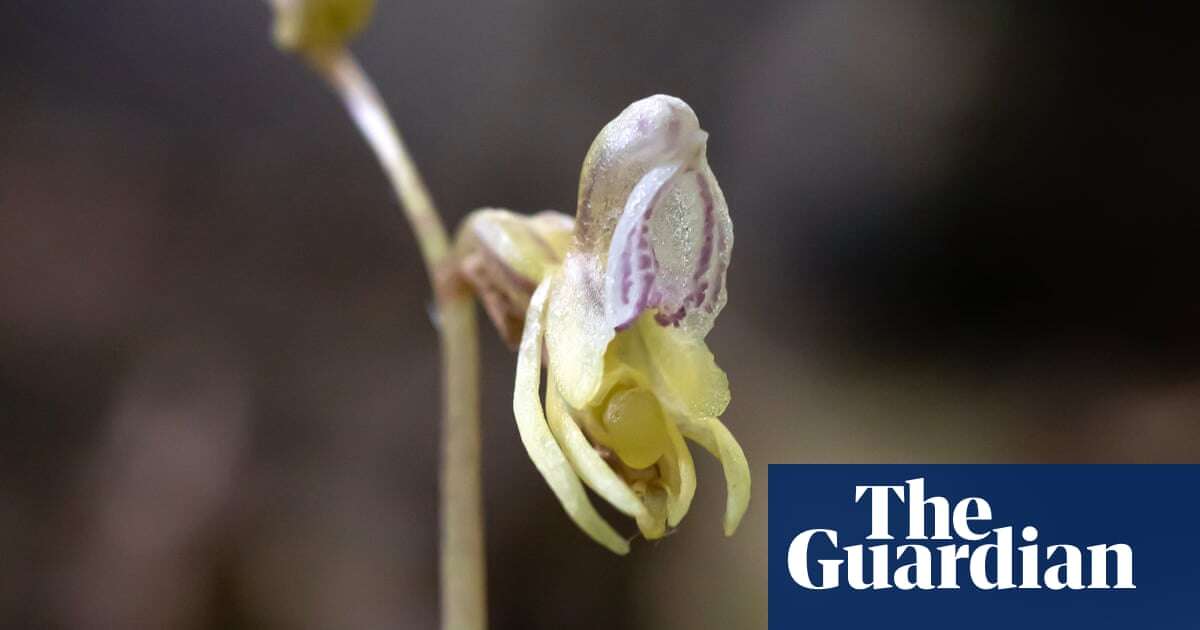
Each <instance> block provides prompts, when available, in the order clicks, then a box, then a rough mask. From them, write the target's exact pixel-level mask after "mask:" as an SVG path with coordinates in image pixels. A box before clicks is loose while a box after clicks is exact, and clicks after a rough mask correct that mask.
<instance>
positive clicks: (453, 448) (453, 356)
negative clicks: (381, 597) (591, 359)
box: [310, 49, 487, 630]
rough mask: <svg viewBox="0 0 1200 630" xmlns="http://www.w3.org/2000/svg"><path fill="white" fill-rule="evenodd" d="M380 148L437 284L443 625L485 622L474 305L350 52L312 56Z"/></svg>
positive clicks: (457, 628) (451, 628) (479, 629)
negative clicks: (454, 269) (440, 408)
mask: <svg viewBox="0 0 1200 630" xmlns="http://www.w3.org/2000/svg"><path fill="white" fill-rule="evenodd" d="M310 60H311V61H312V64H313V66H314V67H315V68H316V70H317V72H318V73H319V74H320V75H321V76H322V77H324V78H325V80H326V81H328V83H329V84H330V86H332V87H333V89H334V90H335V91H336V92H337V93H338V95H339V96H341V98H342V101H343V103H344V104H345V105H346V108H347V110H349V112H350V117H351V118H353V119H354V123H355V125H357V126H358V129H359V131H360V132H362V135H363V137H364V138H366V140H367V143H368V144H369V145H370V146H371V149H372V150H373V151H374V152H375V155H376V157H377V158H378V159H379V162H380V164H381V165H382V166H383V170H384V172H385V173H386V174H387V177H388V179H389V180H390V182H391V184H392V188H393V190H394V191H395V193H396V197H397V199H398V200H399V201H400V206H401V207H402V208H403V210H404V214H405V216H406V217H407V218H408V222H409V223H410V224H411V225H412V228H413V231H414V232H415V234H416V239H417V244H418V246H419V247H420V249H421V256H422V257H423V258H424V260H425V268H426V271H427V272H428V274H429V279H430V283H431V285H432V286H433V293H434V299H435V303H436V314H435V324H436V327H437V331H438V337H439V340H440V344H441V349H442V351H441V359H442V419H443V424H442V435H441V440H442V441H441V457H442V459H441V461H442V465H441V474H440V494H441V505H440V508H441V513H440V518H441V549H440V557H439V564H440V573H441V610H442V628H443V629H444V630H483V629H484V628H485V627H486V625H487V617H486V604H487V602H486V595H485V590H484V583H485V568H484V549H483V496H482V491H481V480H480V457H479V455H480V453H479V451H480V428H479V339H478V332H477V331H478V329H477V327H476V323H475V303H474V300H473V298H472V296H471V293H470V292H469V291H468V290H467V289H466V288H465V287H463V285H462V284H461V283H460V282H459V281H458V280H457V277H456V274H454V273H453V272H452V271H451V270H450V269H449V267H448V265H447V260H448V257H449V255H450V252H451V248H450V239H449V237H448V235H447V233H446V228H445V226H444V225H443V224H442V220H441V217H440V216H439V215H438V212H437V209H436V208H435V207H434V205H433V199H432V198H431V197H430V195H429V190H428V189H427V188H426V187H425V183H424V182H423V181H422V180H421V176H420V174H419V173H418V172H417V167H416V165H415V164H414V163H413V160H412V157H411V156H410V155H409V153H408V149H407V148H406V147H405V145H404V141H403V140H402V139H401V137H400V134H399V132H398V131H397V130H396V126H395V124H393V122H392V119H391V116H390V115H389V114H388V112H387V107H386V106H385V105H384V103H383V100H382V99H381V98H380V97H379V93H378V91H376V89H375V87H374V85H372V83H371V80H370V78H369V77H367V75H366V73H365V72H364V71H363V69H362V67H361V66H359V64H358V62H357V61H355V59H354V57H353V55H352V54H351V53H350V52H349V51H347V50H344V49H343V50H337V51H333V52H329V53H327V54H323V55H312V56H310Z"/></svg>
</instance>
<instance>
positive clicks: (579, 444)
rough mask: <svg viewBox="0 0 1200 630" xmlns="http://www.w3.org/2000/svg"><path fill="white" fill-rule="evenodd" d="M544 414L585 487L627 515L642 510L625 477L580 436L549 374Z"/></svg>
mask: <svg viewBox="0 0 1200 630" xmlns="http://www.w3.org/2000/svg"><path fill="white" fill-rule="evenodd" d="M546 416H547V418H548V419H549V421H550V430H551V431H552V432H553V433H554V437H555V438H557V439H558V443H559V445H560V446H562V449H563V451H564V453H565V454H566V456H567V460H568V461H569V462H570V463H571V466H573V467H574V469H575V470H576V471H578V473H579V476H580V478H582V479H583V482H584V483H586V484H587V486H588V487H589V488H591V489H592V490H594V491H595V492H596V494H598V495H600V496H601V497H604V500H605V501H608V502H609V503H611V504H612V506H613V507H615V508H617V509H618V510H620V511H621V512H623V513H625V514H626V515H628V516H632V517H634V518H637V517H638V516H639V515H642V514H643V513H644V512H645V511H646V507H645V506H644V505H642V502H641V501H640V500H638V498H637V495H636V494H634V493H633V490H631V489H630V488H629V485H628V484H626V483H625V480H624V479H621V477H620V476H618V475H617V473H616V472H615V471H614V470H613V469H612V467H611V466H609V465H608V462H606V461H604V458H603V457H600V454H599V453H597V452H596V449H595V448H594V447H593V446H592V444H591V442H589V441H588V439H587V437H586V436H584V434H583V431H582V430H580V428H579V425H577V424H576V423H575V420H574V419H573V418H572V417H571V415H570V411H569V410H568V409H567V407H566V404H565V403H564V402H563V400H562V396H560V395H559V393H558V388H557V383H555V382H554V379H553V378H549V379H548V380H547V381H546Z"/></svg>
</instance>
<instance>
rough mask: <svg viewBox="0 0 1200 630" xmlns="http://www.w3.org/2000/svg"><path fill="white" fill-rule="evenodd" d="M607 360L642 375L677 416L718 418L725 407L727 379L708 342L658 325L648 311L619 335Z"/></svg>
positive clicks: (609, 349) (611, 363)
mask: <svg viewBox="0 0 1200 630" xmlns="http://www.w3.org/2000/svg"><path fill="white" fill-rule="evenodd" d="M607 358H608V362H609V365H610V366H612V365H617V364H624V365H627V366H629V368H630V370H631V371H632V372H633V373H636V374H640V375H641V377H642V378H643V379H645V380H647V381H648V386H649V387H650V388H651V389H653V390H654V393H655V395H656V396H658V397H659V400H660V401H661V402H663V403H664V404H665V405H666V406H667V407H669V408H670V409H671V410H672V411H674V412H675V413H677V414H680V415H684V416H688V417H692V418H696V417H708V416H712V417H718V416H720V415H721V414H722V413H724V412H725V408H726V407H728V406H729V398H730V395H729V378H728V377H727V376H726V375H725V371H724V370H722V369H721V368H720V367H718V366H717V363H716V360H715V359H714V357H713V354H712V352H711V351H710V350H709V349H708V345H707V344H705V343H704V341H703V340H702V339H697V338H695V337H693V336H691V335H689V334H688V333H687V332H686V331H683V330H680V329H678V328H674V327H670V328H664V327H662V326H659V325H658V324H657V323H656V322H655V321H654V318H653V316H652V315H650V314H649V313H646V314H643V315H642V316H641V317H640V318H639V319H638V321H637V323H636V324H635V325H634V327H633V328H632V329H630V330H629V331H627V332H623V333H622V334H619V335H617V337H616V339H615V340H614V341H613V343H612V344H611V345H610V346H609V348H608V357H607ZM611 369H612V368H611V367H610V370H611Z"/></svg>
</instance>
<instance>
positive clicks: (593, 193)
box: [575, 94, 703, 254]
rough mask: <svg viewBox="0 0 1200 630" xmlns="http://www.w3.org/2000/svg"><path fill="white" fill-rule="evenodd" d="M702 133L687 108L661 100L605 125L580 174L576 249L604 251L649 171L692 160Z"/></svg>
mask: <svg viewBox="0 0 1200 630" xmlns="http://www.w3.org/2000/svg"><path fill="white" fill-rule="evenodd" d="M702 133H703V132H701V131H700V123H699V121H698V120H696V113H695V112H693V111H692V108H691V107H688V104H687V103H685V102H683V101H682V100H680V99H678V98H675V97H673V96H666V95H664V94H656V95H654V96H651V97H648V98H644V99H642V100H640V101H636V102H634V103H632V104H631V105H630V106H629V107H626V108H625V110H624V111H622V112H621V113H620V114H618V115H617V117H616V118H614V119H612V120H611V121H610V122H609V123H608V124H607V125H605V126H604V129H601V130H600V133H599V134H597V135H596V139H595V140H594V141H593V142H592V146H591V148H589V149H588V154H587V158H585V159H584V161H583V169H582V171H581V172H580V174H579V204H578V208H577V210H576V223H575V237H576V242H577V243H578V245H579V246H580V248H582V250H584V251H588V252H591V253H594V254H603V253H604V252H606V251H608V244H609V240H610V239H611V238H612V234H613V228H614V227H615V226H616V224H617V219H618V218H619V217H620V215H621V213H622V210H623V208H625V205H626V204H625V202H626V199H627V198H628V197H629V193H630V191H631V190H633V188H634V186H635V185H636V184H637V183H638V181H639V180H641V179H642V177H643V176H644V175H646V173H647V172H648V171H650V170H651V169H653V168H655V167H658V166H661V165H663V164H668V163H672V162H679V161H680V160H686V159H687V158H689V157H690V156H692V155H694V154H695V152H696V148H697V145H698V144H700V143H703V138H702V137H700V136H699V135H697V134H702Z"/></svg>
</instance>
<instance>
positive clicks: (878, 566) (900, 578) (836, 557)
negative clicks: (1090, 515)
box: [787, 478, 1137, 591]
mask: <svg viewBox="0 0 1200 630" xmlns="http://www.w3.org/2000/svg"><path fill="white" fill-rule="evenodd" d="M854 501H855V502H859V501H869V503H870V507H871V523H870V534H869V535H868V536H867V537H866V539H867V540H869V541H894V540H896V536H894V535H893V534H892V531H891V528H890V527H889V520H890V519H889V518H888V517H889V510H891V509H896V508H900V509H905V508H906V509H907V516H908V519H907V521H908V523H907V529H906V531H905V532H904V534H905V535H904V536H903V540H904V541H906V544H894V543H891V542H883V543H880V544H872V545H870V546H866V545H862V544H856V545H848V546H846V547H842V548H839V547H838V532H837V530H833V529H809V530H805V531H803V532H801V533H800V534H797V535H796V537H795V538H793V539H792V542H791V544H790V545H789V546H788V552H787V566H788V573H789V574H790V575H791V577H792V580H794V581H795V582H796V584H798V585H800V586H801V587H803V588H807V589H813V590H825V589H831V588H838V587H839V586H841V585H842V583H843V575H844V577H845V580H844V582H845V584H846V585H847V586H849V587H850V588H852V589H855V590H864V589H876V590H878V589H885V588H898V589H900V590H905V591H906V590H912V589H922V590H933V589H957V588H962V587H961V586H960V584H959V582H960V576H962V579H963V580H969V583H970V585H971V586H973V587H974V588H978V589H983V590H989V589H1009V588H1024V589H1040V588H1048V589H1051V590H1061V589H1064V588H1069V589H1075V590H1079V589H1083V588H1092V589H1107V588H1137V587H1136V586H1134V583H1133V548H1132V547H1131V546H1129V545H1127V544H1124V543H1118V544H1096V545H1089V546H1088V547H1087V552H1086V553H1084V551H1083V550H1081V549H1080V548H1079V547H1077V546H1075V545H1069V544H1055V545H1046V546H1045V547H1044V548H1043V547H1042V546H1040V545H1038V544H1037V540H1038V530H1037V527H1035V526H1033V525H1025V526H1024V527H1022V528H1021V534H1020V538H1021V541H1023V542H1025V543H1030V544H1024V545H1021V546H1019V547H1017V546H1016V543H1015V541H1014V535H1013V530H1014V527H1013V526H1012V525H1005V526H1002V527H991V525H992V524H993V523H992V507H991V505H990V504H989V503H988V502H987V500H986V499H984V498H983V497H967V498H964V499H962V500H960V501H958V502H957V503H954V504H953V505H951V502H950V500H949V499H947V498H945V497H940V496H931V497H928V498H927V497H926V493H925V479H924V478H917V479H909V480H907V481H905V482H904V484H903V485H860V486H855V487H854ZM927 517H931V518H929V519H927ZM927 521H931V522H927ZM939 541H945V543H946V544H936V543H937V542H939ZM959 541H962V542H959ZM814 558H815V559H816V563H817V564H818V565H820V567H821V568H820V577H819V579H818V580H817V581H816V582H815V583H814V581H813V576H812V574H811V573H810V571H809V564H810V560H812V559H814ZM1110 559H1111V560H1115V564H1116V577H1115V580H1114V581H1110V576H1109V571H1108V566H1109V560H1110ZM1043 561H1044V562H1045V563H1046V564H1047V566H1045V568H1043ZM893 566H894V567H895V568H894V569H893ZM1085 569H1086V572H1085ZM1085 575H1088V576H1090V577H1089V579H1088V580H1087V582H1086V584H1085V580H1084V576H1085ZM992 576H995V577H992Z"/></svg>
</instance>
